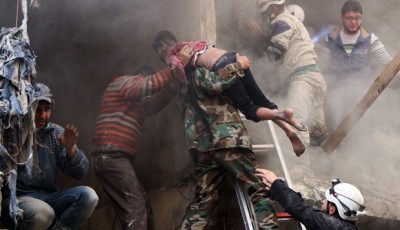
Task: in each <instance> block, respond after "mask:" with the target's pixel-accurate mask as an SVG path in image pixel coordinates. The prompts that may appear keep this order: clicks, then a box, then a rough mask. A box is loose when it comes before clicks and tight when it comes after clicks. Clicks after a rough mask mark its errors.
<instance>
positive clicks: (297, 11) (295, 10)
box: [286, 4, 305, 22]
mask: <svg viewBox="0 0 400 230" xmlns="http://www.w3.org/2000/svg"><path fill="white" fill-rule="evenodd" d="M286 9H287V10H288V11H289V13H290V14H291V15H293V16H295V17H296V18H298V19H299V20H300V21H301V22H303V21H304V17H305V14H304V10H303V8H301V7H300V6H299V5H296V4H292V5H288V6H286Z"/></svg>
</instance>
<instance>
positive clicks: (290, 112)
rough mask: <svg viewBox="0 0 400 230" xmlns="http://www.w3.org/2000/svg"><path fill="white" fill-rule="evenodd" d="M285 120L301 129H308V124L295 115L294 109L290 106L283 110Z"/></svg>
mask: <svg viewBox="0 0 400 230" xmlns="http://www.w3.org/2000/svg"><path fill="white" fill-rule="evenodd" d="M283 120H284V121H285V122H287V123H289V124H290V125H292V126H293V127H295V128H296V129H297V130H299V131H307V128H306V126H305V125H304V124H303V123H302V122H301V121H300V120H298V119H297V118H296V117H295V116H294V114H293V110H291V109H289V108H286V109H285V110H283Z"/></svg>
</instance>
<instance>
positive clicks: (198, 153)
mask: <svg viewBox="0 0 400 230" xmlns="http://www.w3.org/2000/svg"><path fill="white" fill-rule="evenodd" d="M156 38H157V36H156ZM162 43H163V39H154V40H153V47H161V46H163V44H162ZM167 45H169V47H166V48H167V50H169V49H170V48H171V47H172V46H173V44H170V43H167ZM168 48H169V49H168ZM167 53H168V52H158V54H159V55H160V58H161V59H163V60H165V58H166V55H167ZM162 54H164V55H162ZM237 61H242V62H241V63H238V62H237ZM237 61H236V62H234V63H230V64H227V65H226V66H225V67H224V68H223V71H218V74H216V73H215V72H209V71H208V70H207V69H205V68H193V67H192V68H191V69H186V73H187V74H186V75H187V76H189V77H191V78H192V79H193V80H188V84H187V85H185V87H184V88H183V89H182V90H181V91H180V94H179V99H180V104H181V108H182V114H183V123H184V127H185V134H186V141H187V147H188V150H189V153H190V155H191V157H192V159H193V161H194V162H195V164H196V165H195V173H196V175H195V176H196V191H195V197H194V199H193V200H192V202H191V203H190V205H189V206H188V207H187V209H186V213H185V215H184V218H183V223H182V227H181V228H182V229H207V227H210V222H211V221H212V217H213V213H214V211H215V209H216V207H217V203H218V199H219V191H218V187H219V185H221V184H222V182H223V181H224V179H225V178H226V177H227V176H228V175H231V176H233V177H234V178H235V179H239V180H242V181H244V182H246V183H247V184H248V185H250V187H251V188H250V189H249V194H250V197H251V201H252V202H253V204H254V207H255V210H257V211H256V218H257V223H258V226H259V229H278V224H277V220H276V217H275V215H274V208H273V203H272V202H271V200H269V198H268V195H267V194H266V192H265V190H264V188H263V186H262V184H261V183H260V182H261V181H260V179H259V178H258V177H256V176H255V175H254V171H255V168H256V167H257V161H256V159H255V154H254V152H253V151H252V149H251V145H250V138H249V136H248V132H247V130H246V128H245V127H244V125H243V123H242V121H241V119H240V115H239V112H238V110H237V109H236V108H235V107H234V106H233V105H232V104H231V103H230V99H229V98H228V97H227V96H226V95H225V94H223V92H224V90H225V89H227V88H228V87H230V86H231V85H232V84H234V83H235V81H237V78H238V77H240V76H241V75H242V73H243V70H244V69H247V68H249V62H248V59H237ZM191 87H192V88H191ZM190 88H191V89H190ZM193 94H194V95H193ZM193 100H195V102H196V104H197V105H198V106H199V108H200V110H201V111H200V112H199V110H198V109H199V108H197V109H196V108H195V106H196V105H195V104H194V103H193ZM204 122H206V124H204ZM207 126H208V128H209V129H208V128H207Z"/></svg>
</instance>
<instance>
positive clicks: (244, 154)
mask: <svg viewBox="0 0 400 230" xmlns="http://www.w3.org/2000/svg"><path fill="white" fill-rule="evenodd" d="M191 154H192V157H193V159H194V161H195V163H196V179H197V184H196V192H195V197H194V199H193V201H192V203H191V204H190V205H189V206H188V208H187V209H186V213H185V216H184V220H183V223H182V227H181V229H187V230H195V229H196V230H197V229H207V227H208V224H209V223H210V221H211V218H212V215H213V212H214V210H215V208H216V205H217V202H218V196H219V192H218V185H220V184H221V183H222V182H223V180H224V179H225V177H226V176H227V175H231V176H233V177H234V178H237V179H239V180H242V181H244V182H246V183H248V184H250V185H251V186H250V188H249V195H250V199H251V201H252V203H253V205H254V211H255V213H256V218H257V222H258V226H259V229H279V227H278V224H277V219H276V216H275V210H274V207H273V202H272V200H270V199H269V198H268V194H267V192H266V190H265V188H264V186H262V184H261V181H260V179H259V178H258V177H257V176H255V175H254V170H255V168H256V167H257V161H256V159H255V154H254V153H253V152H252V151H250V150H248V149H242V148H236V149H224V150H218V151H211V152H198V151H191Z"/></svg>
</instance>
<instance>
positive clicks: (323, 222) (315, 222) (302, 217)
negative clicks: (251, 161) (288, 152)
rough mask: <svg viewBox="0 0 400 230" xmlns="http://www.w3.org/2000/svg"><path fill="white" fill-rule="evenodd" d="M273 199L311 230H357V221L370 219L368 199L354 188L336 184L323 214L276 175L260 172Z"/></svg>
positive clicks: (330, 189) (259, 174)
mask: <svg viewBox="0 0 400 230" xmlns="http://www.w3.org/2000/svg"><path fill="white" fill-rule="evenodd" d="M256 175H257V176H259V177H261V179H262V181H263V183H264V184H265V186H266V187H265V188H266V190H267V191H268V192H269V194H270V196H271V197H272V198H273V199H275V200H277V201H278V202H279V204H281V205H282V207H283V208H284V209H285V210H286V211H287V212H288V213H289V214H290V215H292V216H293V217H294V218H296V219H297V220H299V221H300V222H301V223H302V224H303V225H304V226H305V227H306V228H307V230H318V229H320V230H330V229H332V230H333V229H341V230H357V229H358V227H357V225H356V223H355V222H356V220H357V219H358V217H359V216H362V215H366V212H365V211H364V209H365V206H364V198H363V196H362V194H361V192H360V190H359V189H358V188H357V187H355V186H354V185H351V184H348V183H340V181H339V179H334V180H332V186H331V187H330V188H329V189H327V190H326V192H325V197H326V199H324V201H323V204H322V206H321V210H316V209H313V207H312V206H309V205H307V204H305V203H304V201H303V199H302V197H301V195H300V194H299V193H297V192H295V191H294V190H292V189H291V188H289V187H288V185H287V184H286V183H285V182H284V181H282V180H280V179H278V178H277V176H276V175H275V173H273V172H272V171H269V170H266V169H257V170H256Z"/></svg>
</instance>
